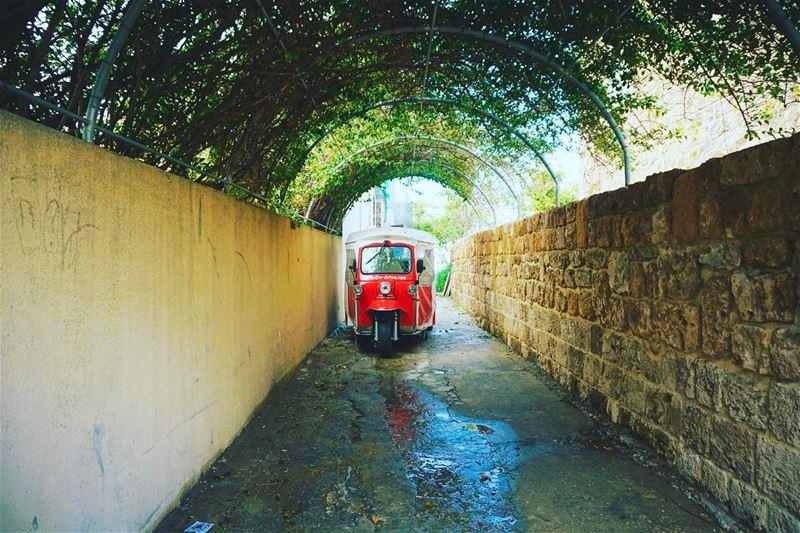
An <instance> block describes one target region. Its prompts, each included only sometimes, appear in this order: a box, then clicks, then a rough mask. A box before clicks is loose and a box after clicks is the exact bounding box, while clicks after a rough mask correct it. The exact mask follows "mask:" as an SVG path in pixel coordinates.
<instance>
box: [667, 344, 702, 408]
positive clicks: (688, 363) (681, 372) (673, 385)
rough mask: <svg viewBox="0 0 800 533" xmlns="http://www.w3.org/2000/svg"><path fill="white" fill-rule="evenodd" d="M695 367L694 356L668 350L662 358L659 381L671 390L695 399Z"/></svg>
mask: <svg viewBox="0 0 800 533" xmlns="http://www.w3.org/2000/svg"><path fill="white" fill-rule="evenodd" d="M694 365H695V357H694V356H691V355H687V354H683V353H681V352H675V351H673V350H667V351H665V352H664V353H663V354H662V356H661V376H660V379H659V381H660V382H661V383H662V384H663V385H664V386H665V387H667V388H668V389H670V390H673V391H676V392H678V393H680V394H684V395H686V397H688V398H695V396H696V394H695V389H694V381H695V379H694Z"/></svg>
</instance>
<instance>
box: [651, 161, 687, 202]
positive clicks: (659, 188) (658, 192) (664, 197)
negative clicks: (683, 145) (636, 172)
mask: <svg viewBox="0 0 800 533" xmlns="http://www.w3.org/2000/svg"><path fill="white" fill-rule="evenodd" d="M684 172H685V171H684V170H682V169H675V170H669V171H667V172H661V173H659V174H653V175H652V176H648V178H647V179H646V180H645V182H644V185H645V186H644V191H643V193H642V202H643V205H645V206H654V205H657V204H662V203H664V202H669V201H670V199H671V198H672V188H673V185H674V183H675V178H677V177H678V176H680V175H681V174H683V173H684Z"/></svg>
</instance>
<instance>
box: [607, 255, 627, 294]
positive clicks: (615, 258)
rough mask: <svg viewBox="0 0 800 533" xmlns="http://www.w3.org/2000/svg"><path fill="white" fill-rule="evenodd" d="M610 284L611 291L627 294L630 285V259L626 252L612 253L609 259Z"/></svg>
mask: <svg viewBox="0 0 800 533" xmlns="http://www.w3.org/2000/svg"><path fill="white" fill-rule="evenodd" d="M608 282H609V285H610V287H611V290H612V291H614V292H616V293H620V294H627V293H628V290H629V284H630V258H629V257H628V254H627V253H625V252H611V255H610V256H609V257H608Z"/></svg>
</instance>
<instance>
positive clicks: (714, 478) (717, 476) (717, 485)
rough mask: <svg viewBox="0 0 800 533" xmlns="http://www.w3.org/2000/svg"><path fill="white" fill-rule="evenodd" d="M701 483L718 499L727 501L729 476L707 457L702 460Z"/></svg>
mask: <svg viewBox="0 0 800 533" xmlns="http://www.w3.org/2000/svg"><path fill="white" fill-rule="evenodd" d="M700 476H701V477H700V482H701V484H702V485H703V486H704V487H705V488H706V489H708V491H709V492H710V493H711V494H712V495H713V496H714V497H715V498H717V499H718V500H721V501H723V502H724V501H727V499H728V493H729V486H730V481H731V476H730V474H728V473H727V472H726V471H725V470H723V469H721V468H719V467H718V466H717V465H715V464H714V463H712V462H711V461H709V460H707V459H703V460H702V469H701V474H700Z"/></svg>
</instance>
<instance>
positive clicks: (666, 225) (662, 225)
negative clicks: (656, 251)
mask: <svg viewBox="0 0 800 533" xmlns="http://www.w3.org/2000/svg"><path fill="white" fill-rule="evenodd" d="M650 227H651V231H650V242H652V243H653V244H660V243H662V242H665V241H667V240H669V238H670V236H671V234H672V208H671V207H670V205H669V204H662V205H660V206H658V208H656V210H655V211H654V212H653V214H652V216H651V218H650Z"/></svg>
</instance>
